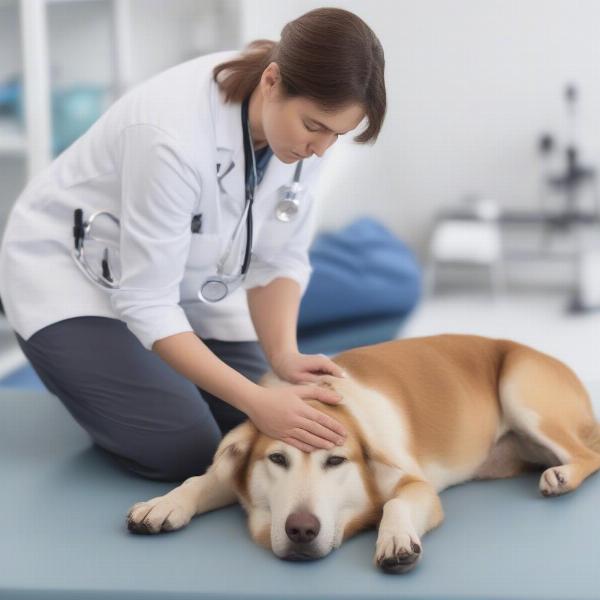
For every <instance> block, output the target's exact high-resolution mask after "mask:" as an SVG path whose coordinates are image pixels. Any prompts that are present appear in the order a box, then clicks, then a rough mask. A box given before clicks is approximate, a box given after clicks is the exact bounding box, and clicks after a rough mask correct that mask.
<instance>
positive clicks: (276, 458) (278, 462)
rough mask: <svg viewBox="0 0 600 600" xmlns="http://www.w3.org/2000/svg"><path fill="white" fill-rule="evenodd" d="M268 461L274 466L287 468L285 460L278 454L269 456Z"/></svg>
mask: <svg viewBox="0 0 600 600" xmlns="http://www.w3.org/2000/svg"><path fill="white" fill-rule="evenodd" d="M269 460H270V461H271V462H273V463H275V464H276V465H281V466H283V467H285V466H287V460H286V458H285V456H284V455H283V454H281V453H280V452H274V453H273V454H269Z"/></svg>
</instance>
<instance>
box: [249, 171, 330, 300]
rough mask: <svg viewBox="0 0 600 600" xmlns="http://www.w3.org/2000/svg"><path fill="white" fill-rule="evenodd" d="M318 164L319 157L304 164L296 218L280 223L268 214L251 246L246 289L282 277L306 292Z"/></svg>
mask: <svg viewBox="0 0 600 600" xmlns="http://www.w3.org/2000/svg"><path fill="white" fill-rule="evenodd" d="M307 166H308V165H307ZM321 166H322V160H314V163H313V164H311V165H310V168H309V169H306V167H304V169H305V170H306V171H308V172H307V173H306V175H305V177H303V178H302V183H303V185H304V187H305V189H306V194H305V196H304V197H303V198H302V201H301V202H303V203H304V206H301V208H300V211H299V213H298V215H297V218H296V219H294V220H293V221H291V222H289V223H282V222H280V221H278V220H277V219H276V218H275V216H274V214H272V215H270V217H269V221H268V222H267V224H266V225H265V226H264V229H263V231H261V235H260V239H259V240H257V243H256V244H255V247H254V249H253V255H252V262H251V263H250V267H249V268H248V274H247V275H246V279H245V281H244V287H245V288H246V289H251V288H253V287H258V286H265V285H268V284H269V283H271V281H273V280H274V279H277V278H278V277H286V278H289V279H293V280H294V281H297V282H298V284H299V285H300V290H301V294H304V292H305V291H306V288H307V286H308V282H309V279H310V275H311V273H312V267H311V265H310V260H309V254H308V251H309V248H310V244H311V242H312V240H313V237H314V233H315V227H316V216H317V207H316V202H315V191H316V188H317V185H318V179H319V174H320V171H321Z"/></svg>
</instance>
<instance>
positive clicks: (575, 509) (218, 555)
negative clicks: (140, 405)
mask: <svg viewBox="0 0 600 600" xmlns="http://www.w3.org/2000/svg"><path fill="white" fill-rule="evenodd" d="M589 388H590V390H591V391H592V396H593V397H594V398H595V405H596V414H597V415H598V414H600V411H599V410H598V409H599V408H600V384H596V385H594V386H589ZM0 473H1V482H2V484H1V485H2V491H1V494H0V514H1V515H2V521H3V526H2V536H1V542H0V598H2V599H4V598H10V599H13V598H14V599H19V600H25V599H27V600H29V599H33V598H52V599H54V598H55V599H57V600H58V599H60V600H69V599H73V600H75V599H77V600H88V599H92V598H93V599H111V600H113V599H114V600H126V599H138V598H139V599H140V600H142V599H143V600H151V599H153V598H157V599H158V598H160V599H175V598H190V599H191V598H193V599H194V600H203V599H209V598H210V599H213V598H214V599H220V600H225V599H227V600H244V599H248V598H252V599H255V600H266V599H273V600H291V599H297V600H301V599H302V600H307V599H316V598H319V599H323V600H333V599H337V598H347V599H350V598H352V599H365V600H367V599H378V598H407V599H428V600H433V599H435V600H453V599H456V600H458V599H460V600H468V599H477V600H486V599H494V600H509V599H517V598H518V599H540V600H541V599H543V600H559V599H560V600H587V599H592V598H594V599H598V598H600V474H596V475H594V476H592V477H591V478H590V479H588V480H587V481H586V482H584V483H583V485H582V486H581V487H580V488H579V489H578V490H577V491H575V492H574V493H572V494H567V495H566V496H562V497H558V498H544V497H542V496H541V494H540V493H539V491H538V489H537V480H538V476H537V475H527V476H523V477H519V478H517V479H511V480H498V481H487V482H471V483H468V484H465V485H461V486H456V487H453V488H450V489H448V490H446V491H445V492H443V493H442V496H441V497H442V502H443V505H444V509H445V513H446V520H445V521H444V523H443V524H442V525H441V526H440V527H439V528H438V529H436V530H434V531H433V532H431V533H429V534H428V535H426V536H425V537H424V556H423V560H422V561H421V563H420V564H419V565H418V566H417V568H416V569H415V570H414V571H413V572H411V573H409V574H407V575H397V576H393V575H386V574H383V573H381V572H379V571H378V570H377V569H376V568H375V567H374V566H373V564H372V559H373V552H374V549H375V539H376V533H375V531H368V532H364V533H361V534H359V535H358V536H356V537H354V538H352V539H351V540H349V541H348V542H347V543H346V544H344V545H343V546H342V547H341V548H340V549H339V550H337V551H335V552H333V553H332V554H331V555H330V556H328V557H326V558H324V559H322V560H319V561H315V562H307V563H298V562H284V561H281V560H279V559H277V558H275V557H274V556H273V555H272V554H271V553H270V552H268V551H266V550H264V549H262V548H260V547H258V546H256V545H255V544H254V543H253V542H252V541H251V540H250V537H249V534H248V532H247V529H246V525H245V520H244V515H243V513H242V511H241V509H240V508H239V507H238V506H237V505H236V506H232V507H228V508H226V509H222V510H218V511H215V512H212V513H208V514H206V515H203V516H200V517H197V518H195V519H193V520H192V522H191V523H190V524H189V525H188V527H186V528H185V529H183V530H180V531H177V532H171V533H163V534H160V535H155V536H143V535H135V534H132V533H130V532H128V530H127V527H126V523H125V515H126V513H127V510H128V509H129V507H130V506H131V505H132V504H134V503H135V502H138V501H140V500H145V499H148V498H151V497H153V496H157V495H162V494H164V493H166V492H167V491H169V490H170V489H172V488H173V487H174V485H175V484H171V483H164V482H156V481H150V480H144V479H142V478H139V477H137V476H135V475H130V474H128V473H126V472H125V471H122V470H121V469H120V468H119V467H118V466H116V465H115V464H114V463H113V462H112V460H111V459H110V458H109V457H108V456H106V455H105V454H104V453H103V452H102V451H101V450H99V449H98V448H96V447H95V446H93V445H92V444H91V440H90V438H89V437H88V435H87V433H85V431H83V430H82V429H81V428H80V427H79V426H78V425H77V424H76V422H75V421H74V420H73V419H72V418H71V416H70V415H69V414H68V413H67V411H66V409H65V408H64V407H63V406H62V405H61V404H60V402H59V401H58V400H57V399H56V398H55V397H53V396H51V395H50V394H49V393H47V392H45V391H37V390H36V391H19V390H11V389H5V390H2V391H1V392H0Z"/></svg>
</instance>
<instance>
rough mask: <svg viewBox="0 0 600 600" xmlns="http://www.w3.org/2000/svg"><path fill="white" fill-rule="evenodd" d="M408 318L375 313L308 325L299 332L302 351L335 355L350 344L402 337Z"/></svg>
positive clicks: (355, 344)
mask: <svg viewBox="0 0 600 600" xmlns="http://www.w3.org/2000/svg"><path fill="white" fill-rule="evenodd" d="M405 319H406V318H405V317H398V316H393V317H374V318H370V319H363V320H360V321H342V322H338V323H332V324H329V325H317V326H315V327H310V328H305V329H303V330H302V332H301V334H299V336H298V348H299V350H300V352H302V353H303V354H328V355H334V354H338V353H339V352H342V351H343V350H346V349H347V348H356V347H358V346H366V345H368V344H378V343H379V342H386V341H388V340H393V339H396V338H398V337H400V331H401V328H402V325H403V324H404V321H405Z"/></svg>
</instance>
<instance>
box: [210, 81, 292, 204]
mask: <svg viewBox="0 0 600 600" xmlns="http://www.w3.org/2000/svg"><path fill="white" fill-rule="evenodd" d="M216 94H217V98H216V107H217V110H216V111H215V112H216V115H215V138H216V145H217V163H218V164H220V167H219V174H221V173H227V171H229V172H228V173H227V175H224V176H223V178H222V179H221V185H222V187H223V189H224V190H225V192H226V193H227V195H228V196H230V197H232V198H242V199H243V198H244V196H243V194H244V138H243V134H242V105H241V103H240V102H225V101H224V96H223V94H222V93H221V92H220V91H219V90H218V89H217V90H216ZM232 163H233V167H232ZM215 168H216V165H215ZM294 169H295V164H289V165H288V164H286V163H284V162H282V161H280V160H279V159H278V158H277V157H276V156H275V155H273V156H271V158H270V159H269V164H268V165H267V169H266V171H265V174H264V176H263V180H262V182H261V184H260V185H259V186H258V188H257V190H256V202H260V200H261V198H262V197H267V196H270V195H271V194H272V193H273V192H274V191H275V190H276V189H277V188H279V187H280V186H281V185H283V184H284V183H286V182H287V181H288V179H289V181H291V180H292V178H293V176H294Z"/></svg>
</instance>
